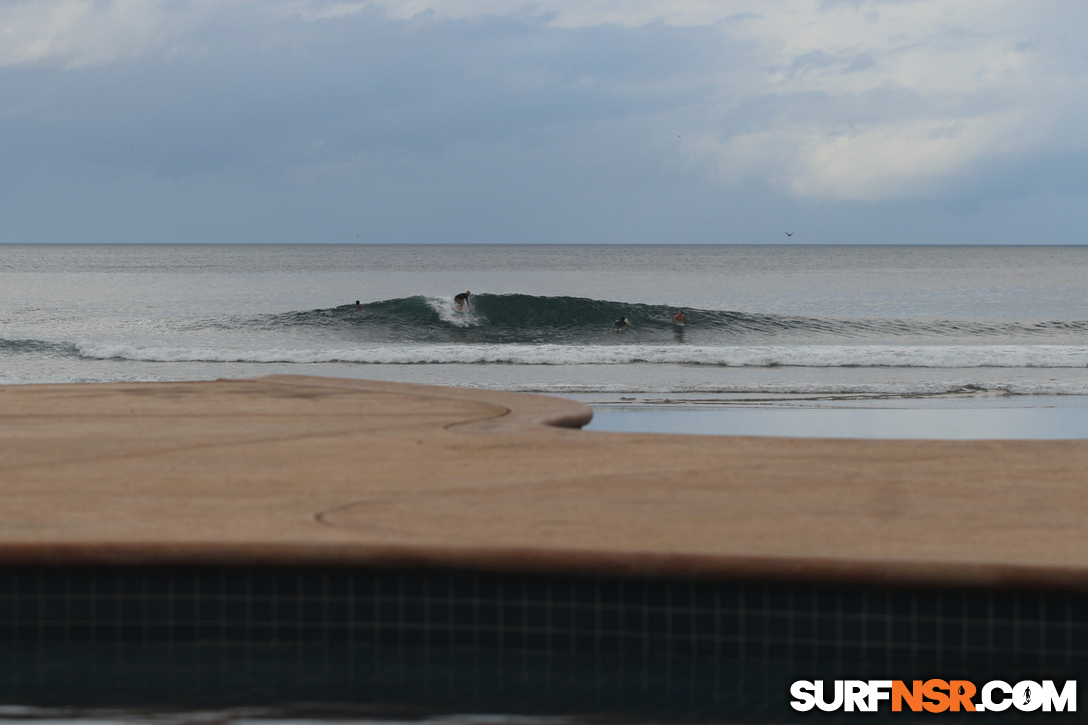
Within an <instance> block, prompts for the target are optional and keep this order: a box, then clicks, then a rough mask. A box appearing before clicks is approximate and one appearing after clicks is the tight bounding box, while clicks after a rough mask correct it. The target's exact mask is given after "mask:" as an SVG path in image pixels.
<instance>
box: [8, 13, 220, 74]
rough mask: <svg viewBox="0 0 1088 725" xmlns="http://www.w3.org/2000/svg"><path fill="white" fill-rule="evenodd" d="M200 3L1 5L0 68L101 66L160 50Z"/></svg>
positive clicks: (189, 25) (180, 32) (183, 29)
mask: <svg viewBox="0 0 1088 725" xmlns="http://www.w3.org/2000/svg"><path fill="white" fill-rule="evenodd" d="M204 9H205V8H204V4H203V3H182V4H179V3H176V2H170V1H169V0H108V1H106V2H103V1H101V0H15V1H14V2H6V3H4V4H3V5H0V67H4V66H25V65H37V64H47V65H48V64H56V65H60V66H62V67H66V68H83V67H86V66H96V65H105V64H108V63H112V62H114V61H117V60H120V59H124V58H130V57H134V56H138V55H140V54H142V53H144V52H147V51H148V50H150V49H154V48H160V47H162V46H163V45H164V44H166V43H168V42H169V41H170V40H171V39H173V38H175V37H178V36H180V35H183V34H184V33H186V32H188V31H190V30H191V29H192V21H193V20H194V19H196V18H197V17H199V16H200V15H202V14H203V11H204Z"/></svg>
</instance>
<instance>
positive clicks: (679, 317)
mask: <svg viewBox="0 0 1088 725" xmlns="http://www.w3.org/2000/svg"><path fill="white" fill-rule="evenodd" d="M672 321H673V322H674V323H676V324H677V325H683V324H684V323H685V322H687V321H688V316H687V315H685V314H684V311H683V310H680V311H679V312H677V313H676V314H675V315H673V316H672Z"/></svg>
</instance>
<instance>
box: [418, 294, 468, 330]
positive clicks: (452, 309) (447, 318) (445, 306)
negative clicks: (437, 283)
mask: <svg viewBox="0 0 1088 725" xmlns="http://www.w3.org/2000/svg"><path fill="white" fill-rule="evenodd" d="M469 304H470V306H469V307H468V308H467V309H461V310H460V311H459V310H458V309H457V303H456V302H454V301H453V297H452V296H451V297H428V298H427V306H428V307H430V308H431V309H432V310H434V311H435V312H437V313H438V319H440V320H442V321H443V322H447V323H449V324H451V325H453V326H454V327H479V325H480V318H478V317H477V316H476V313H475V312H473V311H472V308H471V303H469Z"/></svg>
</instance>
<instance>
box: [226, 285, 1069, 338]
mask: <svg viewBox="0 0 1088 725" xmlns="http://www.w3.org/2000/svg"><path fill="white" fill-rule="evenodd" d="M677 310H678V308H677V307H673V306H667V305H650V304H637V303H628V302H613V301H608V300H596V299H590V298H585V297H544V296H534V295H520V294H505V295H490V294H481V295H478V296H476V295H474V296H473V297H472V304H471V309H468V310H465V311H458V310H456V309H455V307H454V303H453V299H452V297H444V298H443V297H424V296H422V295H419V296H415V297H401V298H397V299H390V300H382V301H379V302H370V303H367V304H363V305H361V306H360V307H358V308H356V307H355V306H354V305H341V306H340V307H333V308H328V309H315V310H302V311H296V312H288V313H282V314H277V315H263V316H260V317H257V318H248V319H231V320H227V321H223V320H220V321H217V322H214V323H212V324H214V325H216V326H227V327H229V326H235V325H237V326H241V327H247V328H253V327H257V328H272V329H275V328H284V327H319V328H333V329H338V330H342V331H346V332H347V333H348V336H350V337H353V338H354V339H358V340H368V341H374V342H443V341H445V342H456V343H464V342H469V343H526V344H530V343H587V344H592V343H602V342H603V343H608V342H615V341H616V338H618V336H614V335H610V334H609V333H610V331H611V327H612V323H613V321H615V320H617V319H619V318H621V317H626V318H628V320H630V323H631V325H630V328H629V329H628V330H627V332H626V333H624V338H621V339H625V340H627V341H629V340H630V338H635V339H636V340H635V341H637V342H640V343H644V342H671V341H676V339H677V338H682V339H683V341H685V342H702V343H734V342H738V341H755V340H789V339H805V340H818V339H828V340H834V339H844V340H887V339H901V340H912V339H915V340H921V339H929V338H939V339H946V340H948V339H957V340H961V341H964V342H986V341H988V340H989V341H997V340H1001V341H1008V340H1018V339H1024V340H1026V341H1052V342H1066V341H1070V342H1071V341H1073V340H1082V339H1085V336H1086V335H1088V321H1083V320H1072V321H1063V320H1055V321H1042V322H977V321H974V322H968V321H956V320H913V319H888V318H841V319H839V318H817V317H803V316H796V315H775V314H758V313H746V312H737V311H730V310H707V309H694V308H685V309H684V312H685V314H686V315H687V324H686V325H685V326H683V327H679V326H676V325H674V324H673V322H672V317H673V315H675V314H676V312H677Z"/></svg>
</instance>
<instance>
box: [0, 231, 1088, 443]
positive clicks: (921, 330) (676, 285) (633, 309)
mask: <svg viewBox="0 0 1088 725" xmlns="http://www.w3.org/2000/svg"><path fill="white" fill-rule="evenodd" d="M0 285H2V286H0V289H2V290H3V294H2V296H0V384H27V383H61V382H91V381H103V382H114V381H145V380H151V381H154V380H202V379H215V378H245V377H254V376H259V375H265V374H271V373H291V374H305V375H327V376H341V377H355V378H371V379H380V380H396V381H407V382H416V383H430V384H437V385H454V386H471V387H484V388H493V389H500V390H511V391H526V392H540V393H550V394H556V395H563V396H567V397H574V398H577V399H579V400H583V401H585V402H587V403H589V404H590V405H592V406H593V407H594V409H595V410H596V411H597V420H596V421H595V422H594V424H593V426H594V427H597V428H606V429H614V430H658V431H662V432H670V431H671V432H691V433H699V432H709V433H727V434H728V433H757V434H769V435H845V436H876V437H945V438H970V437H1048V438H1055V437H1075V438H1083V437H1088V415H1086V414H1085V412H1086V411H1088V247H1079V246H1019V247H1007V246H1001V247H985V246H962V247H948V246H909V247H907V246H800V245H799V246H785V245H784V246H684V245H661V246H612V245H602V246H523V245H502V246H494V245H478V246H461V245H445V246H444V245H434V246H401V245H319V244H300V245H268V246H261V245H201V244H193V245H80V244H73V245H0ZM467 290H471V292H472V296H471V308H470V309H469V310H467V311H464V312H463V313H458V312H457V311H456V310H455V305H454V302H453V297H454V295H455V294H456V293H458V292H463V291H467ZM356 300H358V302H359V305H358V306H356V304H355V302H356ZM679 310H683V311H684V313H685V314H686V316H687V321H686V324H685V325H683V326H679V325H676V324H674V323H673V322H672V317H673V315H674V314H675V313H676V312H677V311H679ZM620 317H627V318H628V319H629V321H630V325H629V327H628V328H627V329H626V330H625V331H623V332H618V333H617V332H614V331H613V329H612V326H613V322H614V321H615V320H616V319H618V318H620Z"/></svg>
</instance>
